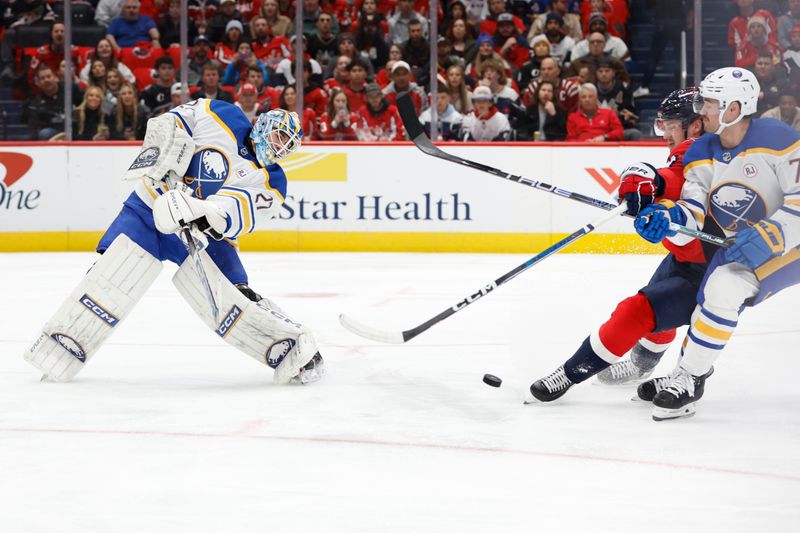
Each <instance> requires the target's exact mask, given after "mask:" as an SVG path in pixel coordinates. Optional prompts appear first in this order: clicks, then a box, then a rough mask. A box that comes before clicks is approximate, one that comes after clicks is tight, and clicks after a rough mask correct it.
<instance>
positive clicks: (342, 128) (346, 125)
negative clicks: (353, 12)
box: [319, 0, 370, 141]
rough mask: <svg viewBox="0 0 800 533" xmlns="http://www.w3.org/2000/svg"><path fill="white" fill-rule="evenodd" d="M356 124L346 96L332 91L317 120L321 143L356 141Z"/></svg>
mask: <svg viewBox="0 0 800 533" xmlns="http://www.w3.org/2000/svg"><path fill="white" fill-rule="evenodd" d="M367 1H370V0H367ZM365 102H366V100H365ZM356 124H358V115H356V114H355V113H353V112H352V111H350V103H349V101H348V98H347V94H346V93H345V92H344V91H343V90H342V89H338V88H337V89H333V91H331V97H330V99H329V100H328V108H327V110H326V111H325V113H323V114H322V117H321V118H320V119H319V133H320V138H321V139H322V140H323V141H356V140H358V137H357V136H356V130H355V126H356Z"/></svg>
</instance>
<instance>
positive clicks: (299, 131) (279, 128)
mask: <svg viewBox="0 0 800 533" xmlns="http://www.w3.org/2000/svg"><path fill="white" fill-rule="evenodd" d="M250 140H252V141H253V147H254V148H255V150H256V157H257V158H258V162H259V163H260V164H261V166H264V167H266V166H268V165H271V164H273V163H275V162H276V161H278V160H279V159H282V158H284V157H286V156H288V155H290V154H291V153H292V152H294V151H295V150H297V149H298V148H300V144H301V143H302V140H303V128H302V126H301V124H300V118H299V117H298V116H297V113H294V112H290V111H286V110H284V109H273V110H272V111H268V112H266V113H264V114H262V115H259V116H258V119H257V120H256V123H255V124H254V125H253V129H252V130H250Z"/></svg>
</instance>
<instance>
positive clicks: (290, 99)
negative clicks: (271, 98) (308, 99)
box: [278, 85, 317, 139]
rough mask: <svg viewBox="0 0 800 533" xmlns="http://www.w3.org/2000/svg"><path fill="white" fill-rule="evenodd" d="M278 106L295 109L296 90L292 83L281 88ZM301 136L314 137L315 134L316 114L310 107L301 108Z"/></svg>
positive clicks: (290, 109)
mask: <svg viewBox="0 0 800 533" xmlns="http://www.w3.org/2000/svg"><path fill="white" fill-rule="evenodd" d="M278 107H280V108H281V109H288V110H289V111H295V110H296V109H297V90H296V89H295V88H294V85H287V86H286V87H284V88H283V89H282V90H281V96H280V99H279V100H278ZM302 116H303V138H305V139H315V138H316V135H317V115H316V113H314V110H313V109H311V108H310V107H304V108H303V113H302Z"/></svg>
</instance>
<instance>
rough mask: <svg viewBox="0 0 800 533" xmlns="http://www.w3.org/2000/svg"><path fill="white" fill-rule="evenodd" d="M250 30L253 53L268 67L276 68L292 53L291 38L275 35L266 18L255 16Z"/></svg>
mask: <svg viewBox="0 0 800 533" xmlns="http://www.w3.org/2000/svg"><path fill="white" fill-rule="evenodd" d="M272 1H273V2H274V1H275V0H272ZM276 5H277V4H276ZM250 31H251V32H252V35H253V53H254V54H255V55H256V57H257V58H258V60H259V61H261V62H262V63H264V65H265V66H267V67H268V68H271V69H274V68H275V67H276V66H277V64H278V63H280V61H281V60H282V59H283V58H285V57H289V56H290V55H291V54H292V48H291V45H290V44H289V39H287V38H286V37H284V36H283V35H274V34H273V33H272V32H271V28H270V27H269V24H268V23H267V19H266V18H264V17H262V16H257V17H253V20H251V21H250Z"/></svg>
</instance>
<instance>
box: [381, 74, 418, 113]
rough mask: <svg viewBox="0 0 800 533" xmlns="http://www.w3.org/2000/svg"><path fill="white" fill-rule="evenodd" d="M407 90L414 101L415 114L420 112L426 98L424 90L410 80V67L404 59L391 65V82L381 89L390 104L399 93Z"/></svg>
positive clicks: (395, 99) (394, 101)
mask: <svg viewBox="0 0 800 533" xmlns="http://www.w3.org/2000/svg"><path fill="white" fill-rule="evenodd" d="M404 92H407V93H408V94H409V96H411V101H412V102H414V109H416V110H417V115H419V114H420V113H422V105H423V102H424V101H425V99H426V95H425V91H424V90H423V89H422V87H420V86H419V85H417V84H416V83H414V82H412V81H411V67H409V66H408V63H406V62H405V61H397V62H396V63H395V64H394V65H393V66H392V82H391V83H390V84H389V85H387V86H386V87H385V88H384V89H383V94H384V96H386V99H387V100H388V101H389V103H390V104H395V103H396V101H397V95H398V94H399V93H404Z"/></svg>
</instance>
